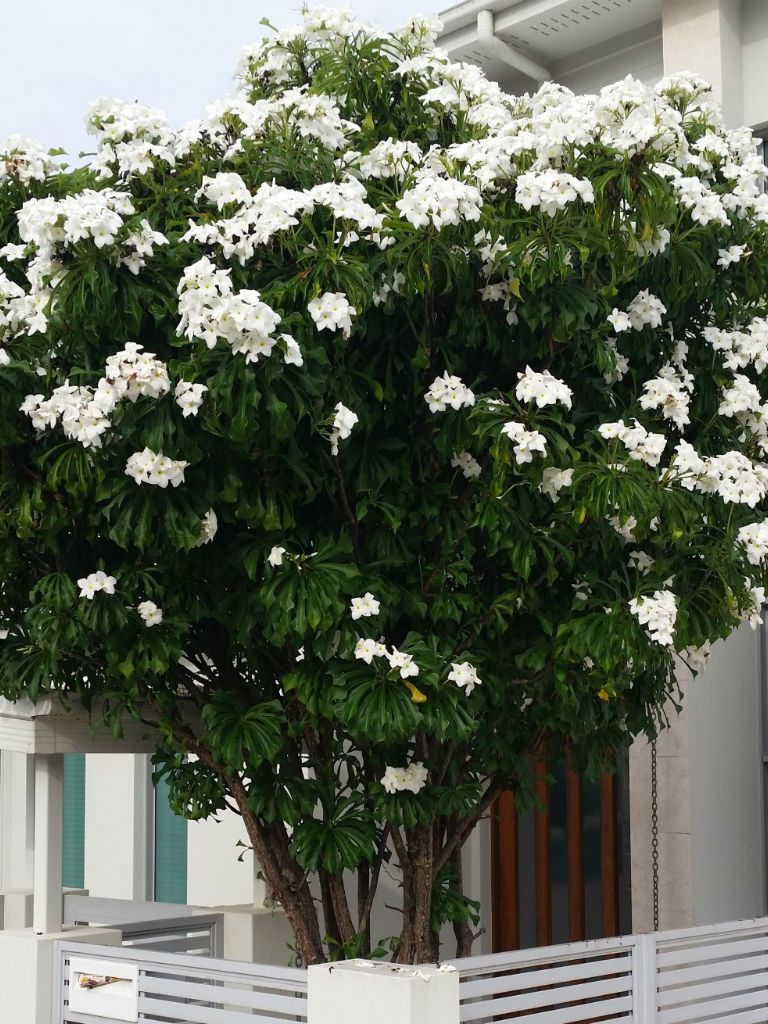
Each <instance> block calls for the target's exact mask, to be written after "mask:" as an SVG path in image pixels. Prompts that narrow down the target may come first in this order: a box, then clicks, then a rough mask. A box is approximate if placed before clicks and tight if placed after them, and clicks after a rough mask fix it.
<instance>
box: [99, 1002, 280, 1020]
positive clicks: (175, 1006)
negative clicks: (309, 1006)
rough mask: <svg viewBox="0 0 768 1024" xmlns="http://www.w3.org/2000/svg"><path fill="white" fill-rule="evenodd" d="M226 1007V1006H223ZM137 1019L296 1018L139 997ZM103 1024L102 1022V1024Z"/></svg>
mask: <svg viewBox="0 0 768 1024" xmlns="http://www.w3.org/2000/svg"><path fill="white" fill-rule="evenodd" d="M225 1005H226V1004H225ZM139 1015H140V1016H139V1019H140V1020H142V1021H152V1020H155V1019H157V1018H159V1019H161V1020H164V1021H167V1020H178V1021H180V1022H182V1024H240V1021H241V1020H242V1022H243V1024H289V1022H292V1021H295V1020H296V1016H295V1015H293V1016H287V1017H282V1016H279V1017H275V1016H274V1014H269V1013H264V1014H260V1013H258V1012H254V1011H253V1010H242V1011H240V1010H233V1009H230V1008H229V1007H228V1008H227V1009H223V1008H222V1009H216V1008H214V1007H211V1006H197V1005H196V1004H195V1003H175V1002H168V1001H167V1000H164V999H151V998H148V997H146V996H145V997H144V998H141V997H139ZM102 1024H103V1022H102Z"/></svg>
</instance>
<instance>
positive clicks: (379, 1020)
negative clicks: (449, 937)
mask: <svg viewBox="0 0 768 1024" xmlns="http://www.w3.org/2000/svg"><path fill="white" fill-rule="evenodd" d="M308 1022H309V1024H361V1022H365V1024H459V974H458V971H457V970H456V969H455V968H452V967H449V966H447V965H446V966H444V967H434V966H431V965H430V966H427V965H423V966H420V967H405V966H400V965H398V964H390V963H381V961H370V960H348V961H346V962H341V963H335V964H317V965H315V966H314V967H310V968H309V1014H308Z"/></svg>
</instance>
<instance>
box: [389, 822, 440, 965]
mask: <svg viewBox="0 0 768 1024" xmlns="http://www.w3.org/2000/svg"><path fill="white" fill-rule="evenodd" d="M432 831H433V830H432V827H431V826H430V825H417V826H415V827H414V828H413V829H410V830H408V863H407V864H405V865H401V868H402V872H403V930H402V933H401V935H400V948H399V950H398V956H397V959H398V961H399V962H400V963H403V964H428V963H432V962H433V960H434V958H435V942H436V938H437V937H436V936H435V934H434V932H433V931H432V878H433V874H434V863H433V860H434V851H433V845H432Z"/></svg>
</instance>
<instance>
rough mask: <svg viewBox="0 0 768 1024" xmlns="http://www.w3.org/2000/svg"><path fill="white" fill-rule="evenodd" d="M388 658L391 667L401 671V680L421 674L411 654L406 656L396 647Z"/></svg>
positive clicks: (389, 653)
mask: <svg viewBox="0 0 768 1024" xmlns="http://www.w3.org/2000/svg"><path fill="white" fill-rule="evenodd" d="M386 657H387V660H388V661H389V667H390V668H391V669H398V670H399V672H400V678H401V679H408V678H409V676H414V677H415V676H417V675H418V674H419V666H418V665H417V664H416V662H415V661H414V660H413V658H412V657H411V655H410V654H404V653H403V651H398V649H397V648H396V647H393V648H392V651H391V652H388V653H387V655H386Z"/></svg>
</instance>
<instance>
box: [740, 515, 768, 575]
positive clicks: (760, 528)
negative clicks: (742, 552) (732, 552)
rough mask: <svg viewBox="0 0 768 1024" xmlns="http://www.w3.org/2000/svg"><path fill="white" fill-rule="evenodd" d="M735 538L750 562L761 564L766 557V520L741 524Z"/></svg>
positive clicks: (767, 532) (767, 529)
mask: <svg viewBox="0 0 768 1024" xmlns="http://www.w3.org/2000/svg"><path fill="white" fill-rule="evenodd" d="M736 540H737V541H738V543H739V544H743V545H744V547H745V549H746V552H747V559H748V560H749V561H750V562H751V564H752V565H761V564H762V563H763V562H764V561H765V560H766V558H768V520H765V519H764V520H763V521H762V522H760V523H750V524H749V525H748V526H742V528H741V529H740V530H739V532H738V533H737V534H736Z"/></svg>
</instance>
